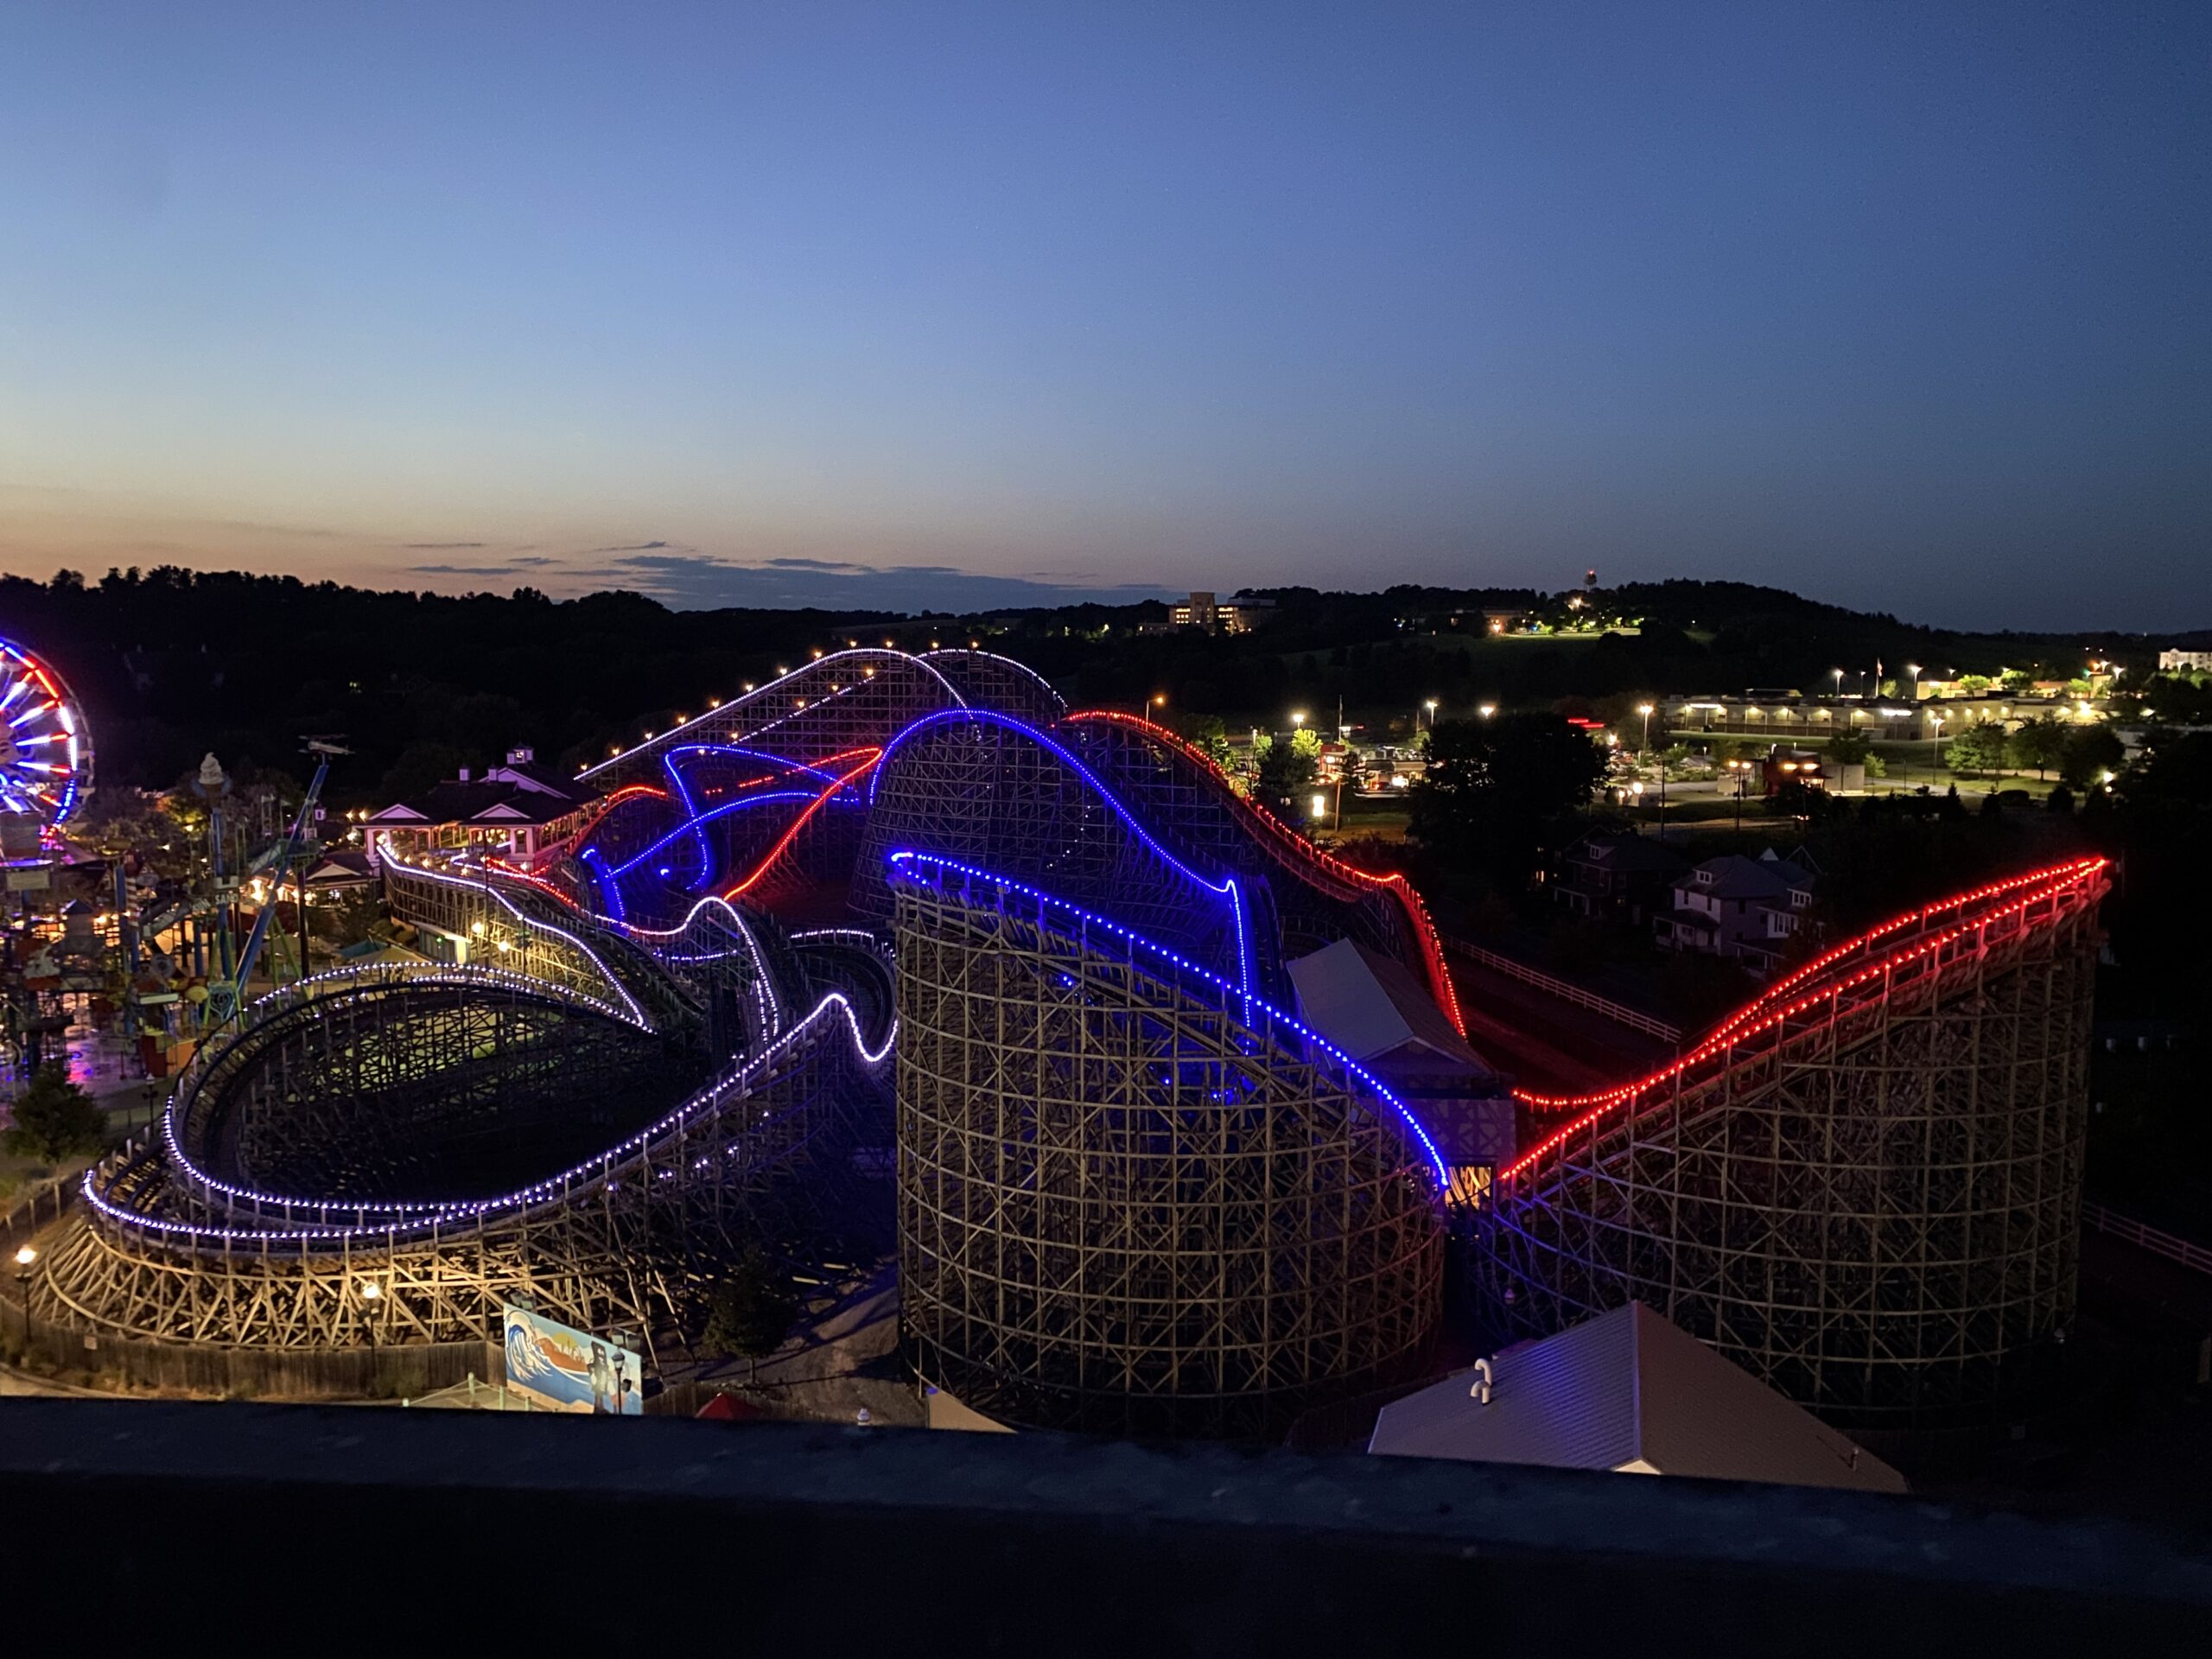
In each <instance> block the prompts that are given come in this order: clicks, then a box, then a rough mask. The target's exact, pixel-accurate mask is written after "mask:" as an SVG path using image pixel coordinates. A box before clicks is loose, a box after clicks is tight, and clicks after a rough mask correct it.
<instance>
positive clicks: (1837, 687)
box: [1828, 668, 1843, 699]
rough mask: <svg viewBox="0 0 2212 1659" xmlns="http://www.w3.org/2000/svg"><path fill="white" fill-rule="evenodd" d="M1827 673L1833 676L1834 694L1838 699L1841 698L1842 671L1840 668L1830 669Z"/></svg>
mask: <svg viewBox="0 0 2212 1659" xmlns="http://www.w3.org/2000/svg"><path fill="white" fill-rule="evenodd" d="M1828 672H1829V673H1831V674H1833V675H1834V676H1835V694H1836V696H1837V697H1838V698H1839V699H1840V698H1841V697H1842V696H1843V671H1842V670H1841V669H1840V668H1832V669H1830V670H1828Z"/></svg>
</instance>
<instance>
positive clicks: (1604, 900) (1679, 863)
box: [1552, 829, 1689, 926]
mask: <svg viewBox="0 0 2212 1659" xmlns="http://www.w3.org/2000/svg"><path fill="white" fill-rule="evenodd" d="M1688 868H1689V860H1688V859H1687V858H1685V857H1683V856H1682V855H1681V854H1680V853H1678V852H1676V851H1675V849H1673V848H1672V847H1669V845H1667V843H1666V842H1663V841H1658V840H1656V839H1654V838H1653V837H1651V836H1638V835H1631V834H1630V833H1628V832H1626V831H1624V830H1611V829H1599V830H1593V831H1592V832H1591V833H1590V834H1589V835H1586V836H1583V837H1582V838H1581V839H1580V840H1579V841H1577V842H1574V843H1573V844H1572V845H1571V846H1569V847H1568V848H1567V850H1566V851H1564V852H1562V853H1561V854H1560V858H1559V874H1558V878H1557V880H1554V883H1553V884H1552V897H1553V898H1554V899H1556V900H1558V902H1559V903H1560V904H1561V905H1563V906H1566V907H1567V909H1568V910H1569V911H1571V912H1573V913H1574V914H1575V915H1577V916H1618V917H1625V918H1627V919H1628V920H1629V921H1630V922H1631V923H1633V924H1635V925H1638V926H1641V925H1643V920H1644V918H1646V917H1648V916H1655V915H1657V914H1659V913H1660V912H1662V911H1667V910H1670V909H1672V908H1673V901H1672V899H1671V896H1670V894H1671V890H1672V888H1673V886H1674V883H1675V880H1676V879H1677V878H1678V877H1680V876H1681V874H1683V873H1684V872H1685V871H1687V870H1688Z"/></svg>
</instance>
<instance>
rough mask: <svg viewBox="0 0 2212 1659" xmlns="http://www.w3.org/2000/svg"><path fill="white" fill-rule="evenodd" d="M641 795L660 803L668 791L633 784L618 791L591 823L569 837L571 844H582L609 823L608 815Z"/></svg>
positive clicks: (602, 802) (600, 808) (606, 801)
mask: <svg viewBox="0 0 2212 1659" xmlns="http://www.w3.org/2000/svg"><path fill="white" fill-rule="evenodd" d="M640 795H650V796H652V798H654V799H655V800H659V801H664V800H666V799H667V798H668V791H666V790H664V789H656V788H654V787H653V786H652V785H651V784H632V785H628V786H627V787H626V788H623V789H618V790H616V791H614V792H613V794H612V795H609V796H607V798H605V799H604V800H602V801H601V802H600V804H599V810H598V811H596V812H594V813H593V814H592V817H591V822H590V823H587V824H585V825H584V827H583V828H582V829H579V830H577V831H576V833H575V835H573V836H569V842H572V843H580V842H582V841H583V840H584V839H585V838H586V837H587V836H589V835H590V834H591V832H592V831H593V830H594V829H598V828H599V826H600V825H601V824H602V823H606V822H607V814H608V813H610V812H612V811H613V810H614V809H615V808H616V807H618V806H620V805H621V804H622V803H623V802H625V801H626V800H631V799H633V798H636V797H638V796H640Z"/></svg>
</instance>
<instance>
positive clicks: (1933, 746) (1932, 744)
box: [1928, 715, 2001, 774]
mask: <svg viewBox="0 0 2212 1659" xmlns="http://www.w3.org/2000/svg"><path fill="white" fill-rule="evenodd" d="M1943 721H1944V716H1943V715H1929V721H1928V723H1929V726H1930V727H1932V728H1934V729H1933V730H1932V731H1930V732H1929V734H1928V770H1929V772H1930V773H1931V774H1932V773H1934V772H1937V771H1940V770H1941V769H1942V765H1943ZM2000 770H2001V768H2000Z"/></svg>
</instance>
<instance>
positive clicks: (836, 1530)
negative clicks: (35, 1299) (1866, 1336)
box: [0, 1399, 2212, 1659]
mask: <svg viewBox="0 0 2212 1659" xmlns="http://www.w3.org/2000/svg"><path fill="white" fill-rule="evenodd" d="M0 1514H4V1515H5V1516H7V1517H8V1538H7V1543H6V1562H7V1567H8V1571H9V1579H10V1583H11V1584H12V1585H13V1586H15V1590H14V1594H13V1600H14V1603H15V1606H14V1622H15V1628H16V1630H17V1632H18V1634H19V1636H20V1637H22V1638H23V1640H24V1645H25V1650H26V1651H29V1650H30V1644H31V1643H32V1642H33V1641H34V1640H35V1637H36V1636H37V1634H38V1633H39V1632H41V1631H49V1632H51V1634H52V1636H53V1637H54V1639H55V1640H56V1641H57V1642H60V1643H65V1644H67V1645H68V1646H70V1647H73V1648H76V1649H79V1650H90V1651H101V1650H118V1651H119V1650H124V1649H130V1648H135V1647H137V1645H139V1644H141V1643H145V1642H148V1641H149V1640H153V1639H156V1634H157V1633H159V1632H168V1635H169V1637H173V1638H176V1639H180V1640H181V1638H182V1636H183V1634H184V1633H186V1632H188V1631H191V1630H200V1631H202V1632H205V1633H207V1634H208V1635H209V1636H210V1637H211V1639H215V1640H219V1641H220V1642H221V1643H222V1645H223V1646H225V1647H228V1648H232V1649H236V1650H240V1651H246V1652H257V1651H260V1652H265V1651H290V1652H299V1653H309V1654H314V1653H323V1652H336V1651H348V1650H353V1649H357V1648H366V1647H374V1648H378V1649H385V1650H391V1651H429V1650H433V1646H432V1644H435V1650H438V1651H448V1652H451V1651H460V1650H461V1649H458V1648H456V1647H455V1646H454V1638H456V1637H464V1636H467V1635H469V1634H472V1633H477V1632H481V1633H485V1634H493V1633H498V1634H500V1635H503V1636H505V1637H507V1638H508V1639H510V1640H512V1638H514V1637H517V1636H522V1637H524V1641H525V1642H526V1643H527V1646H528V1648H529V1649H531V1650H536V1649H539V1648H541V1647H542V1646H543V1647H547V1648H548V1649H549V1650H550V1648H552V1647H565V1646H567V1645H568V1644H569V1641H570V1640H574V1641H576V1642H580V1643H586V1644H588V1645H591V1646H605V1645H607V1644H608V1643H615V1644H618V1645H620V1646H624V1647H632V1646H638V1647H645V1648H652V1649H670V1648H673V1649H679V1650H683V1651H701V1652H704V1651H709V1650H711V1651H718V1652H719V1651H743V1652H750V1653H776V1654H788V1655H798V1654H804V1655H806V1656H809V1659H811V1656H814V1655H818V1654H822V1653H831V1652H844V1651H855V1650H860V1649H867V1650H868V1651H870V1652H872V1653H875V1654H900V1655H906V1654H914V1653H934V1652H944V1651H952V1650H957V1651H961V1652H966V1653H990V1652H1018V1653H1024V1654H1042V1653H1053V1654H1057V1653H1084V1652H1101V1653H1112V1654H1116V1655H1118V1656H1124V1659H1130V1656H1144V1659H1152V1656H1158V1655H1165V1654H1183V1653H1203V1654H1206V1655H1209V1656H1212V1655H1222V1654H1231V1653H1250V1652H1262V1653H1273V1654H1281V1653H1304V1652H1312V1651H1317V1650H1320V1651H1329V1652H1333V1653H1338V1654H1344V1655H1357V1654H1364V1653H1385V1654H1393V1655H1400V1656H1404V1655H1410V1654H1412V1653H1414V1652H1415V1651H1417V1650H1421V1649H1426V1650H1427V1651H1431V1652H1435V1653H1439V1654H1444V1653H1457V1654H1465V1653H1471V1652H1487V1653H1500V1654H1505V1653H1515V1654H1518V1653H1543V1654H1547V1655H1551V1654H1574V1653H1583V1652H1592V1653H1595V1652H1604V1653H1606V1654H1609V1655H1615V1656H1618V1655H1620V1654H1624V1653H1630V1654H1649V1653H1654V1652H1657V1653H1677V1652H1695V1653H1698V1654H1700V1655H1716V1654H1718V1655H1730V1654H1739V1653H1740V1654H1751V1653H1757V1654H1762V1655H1770V1654H1774V1653H1777V1652H1786V1653H1788V1654H1789V1655H1790V1656H1792V1659H1801V1656H1806V1655H1814V1654H1852V1655H1853V1656H1857V1659H1864V1656H1866V1655H1867V1654H1869V1653H1878V1654H1882V1655H1884V1656H1890V1655H1895V1654H1898V1653H1917V1652H1933V1651H1941V1652H1943V1653H1945V1654H1946V1655H1947V1656H1949V1659H1957V1656H1959V1655H1961V1654H1964V1653H1992V1654H2017V1653H2029V1652H2037V1653H2039V1652H2045V1651H2050V1650H2054V1649H2070V1650H2072V1651H2073V1652H2075V1653H2077V1654H2078V1653H2082V1652H2124V1653H2128V1654H2131V1655H2133V1654H2141V1653H2150V1652H2164V1651H2188V1650H2190V1649H2195V1650H2196V1651H2200V1652H2201V1651H2202V1646H2201V1645H2200V1644H2201V1643H2202V1641H2203V1640H2204V1638H2205V1633H2206V1632H2207V1631H2208V1630H2212V1561H2208V1560H2205V1559H2202V1558H2196V1557H2191V1556H2190V1555H2187V1554H2183V1552H2182V1550H2181V1549H2180V1548H2178V1547H2177V1546H2176V1545H2174V1544H2171V1543H2170V1542H2168V1541H2163V1540H2161V1539H2158V1538H2157V1537H2154V1536H2151V1535H2145V1534H2140V1533H2136V1532H2133V1531H2131V1530H2129V1529H2126V1528H2123V1527H2120V1526H2116V1525H2052V1524H2047V1523H2043V1522H2029V1521H2024V1520H2020V1519H2018V1518H2014V1517H2007V1516H1991V1515H1984V1514H1979V1513H1975V1512H1971V1511H1961V1510H1951V1509H1947V1508H1942V1507H1939V1506H1935V1505H1930V1504H1926V1503H1917V1502H1915V1501H1913V1500H1910V1499H1896V1498H1885V1497H1870V1496H1866V1495H1862V1494H1853V1493H1840V1492H1821V1491H1803V1490H1797V1489H1789V1488H1781V1487H1754V1486H1738V1485H1729V1484H1717V1483H1716V1484H1708V1483H1702V1482H1695V1481H1676V1480H1660V1479H1652V1478H1639V1477H1635V1476H1624V1475H1585V1474H1577V1473H1569V1472H1562V1471H1544V1470H1533V1469H1509V1468H1500V1467H1494V1466H1486V1465H1460V1464H1451V1463H1431V1462H1426V1461H1422V1460H1419V1459H1396V1458H1366V1457H1337V1458H1309V1457H1303V1456H1300V1455H1297V1454H1294V1453H1291V1452H1238V1451H1235V1450H1230V1449H1225V1448H1221V1447H1155V1446H1132V1445H1126V1444H1116V1443H1106V1442H1098V1441H1090V1440H1075V1439H1063V1438H1058V1437H1053V1436H1047V1435H1021V1436H1007V1435H963V1434H950V1433H935V1434H932V1433H925V1432H920V1431H906V1432H902V1431H898V1430H891V1429H873V1430H870V1429H836V1428H820V1427H803V1426H794V1425H755V1426H749V1427H723V1426H720V1425H713V1424H703V1423H692V1422H685V1421H664V1420H654V1419H645V1420H642V1421H625V1422H609V1421H592V1420H588V1419H573V1418H571V1419H559V1418H551V1417H537V1418H532V1417H524V1416H488V1415H476V1414H463V1413H455V1412H413V1411H404V1410H399V1409H389V1410H373V1409H359V1408H356V1409H327V1410H322V1409H314V1408H303V1407H260V1406H235V1405H233V1406H212V1405H211V1406H193V1405H181V1404H179V1405H168V1404H140V1403H124V1402H113V1403H111V1402H103V1401H75V1400H69V1401H62V1400H24V1399H11V1400H5V1401H0ZM103 1630H105V1632H107V1633H108V1636H107V1637H103V1636H102V1635H101V1632H102V1631H103ZM594 1631H596V1632H597V1635H596V1636H594V1635H593V1634H592V1633H593V1632H594ZM562 1632H565V1633H566V1634H565V1636H560V1635H558V1633H562ZM547 1637H556V1640H555V1641H554V1642H552V1643H550V1644H549V1643H546V1640H545V1638H547Z"/></svg>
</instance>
